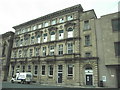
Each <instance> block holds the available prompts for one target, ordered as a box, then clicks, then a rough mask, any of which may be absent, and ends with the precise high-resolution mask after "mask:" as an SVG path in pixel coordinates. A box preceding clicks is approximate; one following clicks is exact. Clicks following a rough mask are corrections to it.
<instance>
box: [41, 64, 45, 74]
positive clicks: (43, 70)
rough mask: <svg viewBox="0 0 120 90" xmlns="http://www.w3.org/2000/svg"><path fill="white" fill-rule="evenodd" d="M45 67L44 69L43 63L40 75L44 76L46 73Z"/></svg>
mask: <svg viewBox="0 0 120 90" xmlns="http://www.w3.org/2000/svg"><path fill="white" fill-rule="evenodd" d="M43 66H44V69H43ZM45 69H46V66H45V65H42V70H41V71H42V72H41V74H42V76H45V74H46V71H45ZM43 72H44V74H43Z"/></svg>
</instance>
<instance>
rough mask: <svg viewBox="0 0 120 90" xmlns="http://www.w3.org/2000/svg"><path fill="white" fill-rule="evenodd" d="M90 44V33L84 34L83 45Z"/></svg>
mask: <svg viewBox="0 0 120 90" xmlns="http://www.w3.org/2000/svg"><path fill="white" fill-rule="evenodd" d="M88 37H89V38H88ZM90 45H91V37H90V35H86V36H85V46H90Z"/></svg>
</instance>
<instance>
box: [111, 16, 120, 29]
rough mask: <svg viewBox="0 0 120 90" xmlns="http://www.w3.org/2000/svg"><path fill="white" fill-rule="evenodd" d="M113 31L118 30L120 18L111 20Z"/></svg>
mask: <svg viewBox="0 0 120 90" xmlns="http://www.w3.org/2000/svg"><path fill="white" fill-rule="evenodd" d="M112 28H113V31H120V18H118V19H113V20H112Z"/></svg>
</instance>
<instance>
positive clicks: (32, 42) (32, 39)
mask: <svg viewBox="0 0 120 90" xmlns="http://www.w3.org/2000/svg"><path fill="white" fill-rule="evenodd" d="M34 42H35V40H34V36H32V37H31V44H34Z"/></svg>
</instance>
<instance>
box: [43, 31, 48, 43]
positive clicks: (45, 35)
mask: <svg viewBox="0 0 120 90" xmlns="http://www.w3.org/2000/svg"><path fill="white" fill-rule="evenodd" d="M43 35H44V36H43V42H47V33H45V34H43Z"/></svg>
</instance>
